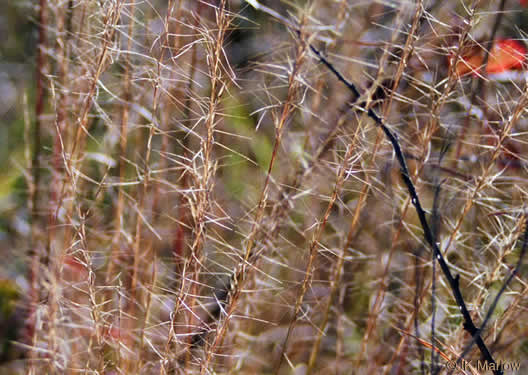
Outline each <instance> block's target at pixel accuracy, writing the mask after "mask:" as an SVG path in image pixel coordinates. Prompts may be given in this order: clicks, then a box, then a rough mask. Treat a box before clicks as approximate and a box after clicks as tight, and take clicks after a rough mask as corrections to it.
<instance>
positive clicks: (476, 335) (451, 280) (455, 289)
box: [309, 44, 503, 375]
mask: <svg viewBox="0 0 528 375" xmlns="http://www.w3.org/2000/svg"><path fill="white" fill-rule="evenodd" d="M309 47H310V50H311V51H312V52H313V53H314V54H315V55H316V56H317V58H318V60H319V61H320V62H321V63H322V64H323V65H324V66H325V67H326V68H327V69H328V70H330V71H331V72H332V73H333V74H334V75H335V76H336V78H337V79H338V80H339V81H341V82H342V83H343V84H344V85H345V86H346V87H347V88H348V89H349V90H350V91H351V92H352V93H353V94H354V95H355V96H356V97H359V96H360V94H359V91H358V89H357V88H356V86H355V85H354V84H353V83H351V82H349V81H348V80H347V79H346V78H344V77H343V75H342V74H341V73H340V72H339V71H337V69H336V68H335V67H334V66H333V65H332V64H331V63H330V62H329V61H328V60H327V59H326V58H325V57H324V56H323V55H322V54H321V52H320V51H319V50H318V49H317V48H315V47H314V46H313V45H311V44H309ZM364 110H365V111H366V112H367V115H368V116H369V117H370V118H371V119H372V120H374V122H375V123H376V124H377V125H378V126H379V127H381V129H382V130H383V132H384V133H385V135H386V137H387V138H388V139H389V141H390V143H391V145H392V148H393V150H394V153H395V155H396V159H397V160H398V163H399V165H400V172H401V176H402V179H403V182H404V183H405V186H406V187H407V190H408V192H409V195H410V196H411V202H412V204H413V205H414V207H415V209H416V213H417V214H418V218H419V219H420V224H421V226H422V229H423V231H424V239H425V241H426V242H427V244H429V246H430V247H431V249H432V250H433V255H434V257H435V258H436V259H437V260H438V263H439V264H440V268H441V269H442V273H443V274H444V276H445V278H446V279H447V282H448V284H449V286H450V288H451V291H452V293H453V297H454V298H455V301H456V303H457V305H458V307H459V309H460V312H461V313H462V316H463V318H464V330H466V331H467V332H468V333H469V334H470V335H471V336H472V337H473V340H474V341H475V343H476V344H477V346H478V348H479V350H480V352H481V353H482V356H483V357H484V359H485V360H486V361H488V363H490V364H494V365H496V362H495V360H494V359H493V356H492V355H491V353H490V351H489V350H488V347H487V346H486V344H485V343H484V341H483V340H482V337H481V336H480V331H479V329H477V327H476V326H475V324H474V323H473V320H472V318H471V315H470V314H469V311H468V309H467V307H466V303H465V302H464V298H463V296H462V292H461V291H460V285H459V279H460V276H459V275H456V276H453V275H452V273H451V270H450V268H449V266H448V265H447V262H446V261H445V259H444V256H443V255H442V253H441V251H440V249H439V248H438V245H437V244H436V242H435V241H434V237H433V233H432V231H431V229H430V227H429V224H428V223H427V219H426V216H425V211H424V209H423V208H422V205H421V203H420V199H419V197H418V194H417V192H416V188H415V186H414V184H413V182H412V180H411V177H410V174H409V170H408V168H407V163H406V162H405V156H404V155H403V152H402V149H401V147H400V144H399V142H398V139H397V137H396V135H395V134H394V133H393V132H392V131H391V130H390V129H389V128H388V127H387V126H386V125H385V123H384V122H383V120H382V119H381V117H380V116H379V115H378V114H377V113H376V112H374V110H373V109H371V108H369V109H364ZM493 373H494V374H495V375H502V374H503V371H502V370H495V371H494V372H493Z"/></svg>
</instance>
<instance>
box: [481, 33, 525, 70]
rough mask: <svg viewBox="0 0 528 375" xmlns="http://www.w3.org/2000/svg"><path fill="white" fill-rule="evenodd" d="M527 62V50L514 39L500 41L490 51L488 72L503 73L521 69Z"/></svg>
mask: <svg viewBox="0 0 528 375" xmlns="http://www.w3.org/2000/svg"><path fill="white" fill-rule="evenodd" d="M525 60H526V48H525V47H524V45H522V44H521V43H520V42H518V41H516V40H513V39H506V40H499V41H497V42H496V43H495V44H494V45H493V48H492V49H491V51H490V54H489V59H488V65H487V67H486V72H488V73H501V72H504V71H507V70H512V69H521V68H522V66H523V63H524V61H525Z"/></svg>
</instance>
